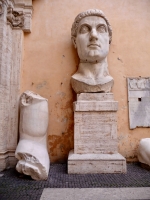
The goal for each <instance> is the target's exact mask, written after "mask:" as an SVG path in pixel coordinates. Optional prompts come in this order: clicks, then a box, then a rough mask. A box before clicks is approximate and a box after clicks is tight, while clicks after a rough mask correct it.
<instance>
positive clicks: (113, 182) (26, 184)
mask: <svg viewBox="0 0 150 200" xmlns="http://www.w3.org/2000/svg"><path fill="white" fill-rule="evenodd" d="M138 187H140V188H142V187H147V189H148V187H150V171H149V170H147V169H143V168H141V166H140V165H139V164H138V163H128V164H127V174H87V175H77V174H67V164H52V165H51V167H50V173H49V177H48V179H47V180H46V181H34V180H32V179H31V178H30V177H28V176H24V175H20V174H19V173H17V172H16V170H15V169H14V168H12V169H7V170H5V171H2V172H0V200H39V199H40V197H41V195H42V192H43V189H44V188H97V189H98V188H138ZM140 188H139V189H140ZM44 199H45V200H46V199H47V198H44ZM50 199H51V198H50ZM148 199H150V197H149V198H148ZM57 200H58V199H57ZM68 200H70V199H68Z"/></svg>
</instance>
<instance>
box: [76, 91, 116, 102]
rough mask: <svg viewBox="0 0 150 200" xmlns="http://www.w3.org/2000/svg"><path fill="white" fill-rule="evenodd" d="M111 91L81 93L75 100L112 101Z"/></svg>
mask: <svg viewBox="0 0 150 200" xmlns="http://www.w3.org/2000/svg"><path fill="white" fill-rule="evenodd" d="M113 100H114V99H113V93H81V94H77V101H113Z"/></svg>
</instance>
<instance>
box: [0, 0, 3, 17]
mask: <svg viewBox="0 0 150 200" xmlns="http://www.w3.org/2000/svg"><path fill="white" fill-rule="evenodd" d="M2 14H3V4H2V1H0V15H2Z"/></svg>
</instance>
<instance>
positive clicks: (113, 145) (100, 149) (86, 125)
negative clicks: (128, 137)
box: [74, 112, 117, 153]
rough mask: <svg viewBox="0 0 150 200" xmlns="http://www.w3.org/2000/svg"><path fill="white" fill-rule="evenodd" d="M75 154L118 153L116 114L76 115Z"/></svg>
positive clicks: (77, 113)
mask: <svg viewBox="0 0 150 200" xmlns="http://www.w3.org/2000/svg"><path fill="white" fill-rule="evenodd" d="M74 119H75V120H74V121H75V125H74V151H75V153H117V116H116V112H75V113H74Z"/></svg>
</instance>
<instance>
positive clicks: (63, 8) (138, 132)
mask: <svg viewBox="0 0 150 200" xmlns="http://www.w3.org/2000/svg"><path fill="white" fill-rule="evenodd" d="M89 8H97V9H101V10H103V11H104V13H105V15H106V16H107V18H108V19H109V21H110V24H111V26H112V29H113V37H112V43H111V45H110V53H109V56H108V64H109V72H110V74H111V76H112V77H113V78H114V81H115V84H114V87H113V93H114V97H115V100H116V101H118V102H119V110H118V113H117V115H118V144H119V145H118V147H119V153H121V154H122V155H123V156H125V157H126V158H127V159H128V160H132V161H133V160H136V155H137V147H138V144H139V140H140V139H141V138H145V137H150V128H136V129H134V130H130V129H129V117H128V101H127V82H126V77H138V76H142V77H147V76H150V66H149V63H150V23H149V22H150V1H149V0H142V1H141V0H136V1H135V0H128V1H127V0H113V1H112V0H105V1H103V0H93V1H91V0H82V1H78V0H71V1H70V0H63V1H62V0H36V1H33V19H32V23H33V24H32V33H31V34H30V33H26V34H25V37H24V58H23V67H22V78H21V80H22V82H21V93H22V92H24V91H25V90H32V91H34V92H37V93H38V94H40V95H41V96H43V97H45V98H47V99H48V101H49V129H48V148H49V154H50V158H51V162H64V161H66V160H67V157H68V152H69V150H71V149H73V132H74V131H73V125H74V124H73V101H75V100H76V94H75V93H74V92H73V91H72V89H71V86H70V77H71V75H73V74H74V73H75V71H76V70H77V66H78V57H77V54H76V51H75V49H74V47H73V45H72V42H71V39H70V35H71V34H70V29H71V26H72V23H73V20H74V18H75V17H76V15H77V14H78V13H79V12H82V11H85V10H87V9H89Z"/></svg>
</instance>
